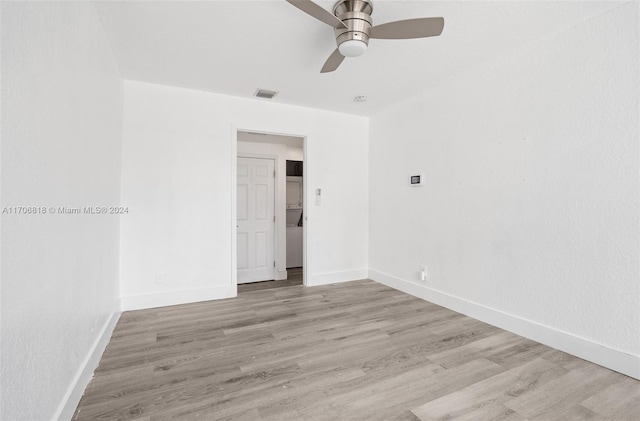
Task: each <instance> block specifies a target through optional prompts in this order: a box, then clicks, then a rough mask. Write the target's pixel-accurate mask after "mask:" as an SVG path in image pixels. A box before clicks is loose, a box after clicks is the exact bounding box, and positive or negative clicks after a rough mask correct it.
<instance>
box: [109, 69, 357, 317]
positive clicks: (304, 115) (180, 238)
mask: <svg viewBox="0 0 640 421" xmlns="http://www.w3.org/2000/svg"><path fill="white" fill-rule="evenodd" d="M124 96H125V101H124V131H123V157H122V179H123V181H122V202H123V204H125V205H128V206H129V209H130V213H129V215H128V216H127V218H123V220H122V225H121V291H122V298H123V308H124V309H131V308H142V307H153V306H158V305H166V304H175V303H177V302H189V301H196V300H206V299H214V298H223V297H228V296H233V295H234V294H235V285H234V284H233V282H232V280H233V279H234V278H233V276H234V274H235V267H233V266H232V256H231V251H232V249H233V247H234V244H235V243H234V241H235V239H234V231H233V230H234V228H233V227H235V215H233V214H232V202H233V199H232V186H235V178H234V175H233V171H234V169H235V156H236V155H235V154H236V143H235V133H236V131H237V130H247V131H258V132H260V131H263V132H268V133H279V134H289V135H297V136H307V162H305V165H306V167H305V168H306V170H307V176H308V177H309V178H308V180H307V182H308V183H309V184H308V186H311V189H310V190H311V191H315V189H316V188H318V187H319V188H322V191H323V202H322V205H321V206H319V207H315V206H311V207H309V209H308V212H307V216H308V218H309V219H308V231H309V238H308V244H307V250H308V253H309V255H310V256H312V260H310V261H309V262H308V263H309V265H308V267H307V270H308V271H309V272H308V273H309V278H308V281H309V284H310V285H314V284H319V283H325V282H337V281H344V280H351V279H357V278H361V277H365V276H366V274H367V267H368V262H367V255H368V247H367V245H368V232H367V231H368V219H367V210H368V187H367V186H368V180H367V172H368V167H367V165H368V158H367V157H368V145H367V141H368V138H369V132H368V119H366V118H364V117H357V116H351V115H346V114H339V113H332V112H327V111H319V110H314V109H309V108H303V107H296V106H288V105H282V104H278V103H273V102H267V101H261V100H251V99H242V98H234V97H229V96H224V95H217V94H211V93H205V92H199V91H192V90H186V89H180V88H172V87H165V86H159V85H152V84H146V83H140V82H133V81H125V95H124ZM307 193H309V192H307ZM307 199H308V200H309V199H312V197H310V196H309V195H307ZM308 203H309V202H308ZM311 203H313V200H311Z"/></svg>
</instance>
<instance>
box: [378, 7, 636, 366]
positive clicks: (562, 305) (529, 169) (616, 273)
mask: <svg viewBox="0 0 640 421" xmlns="http://www.w3.org/2000/svg"><path fill="white" fill-rule="evenodd" d="M639 51H640V49H639V45H638V4H637V3H635V2H632V3H628V4H626V5H624V6H622V7H618V8H616V9H615V10H613V11H610V12H608V13H606V14H603V15H600V16H597V17H594V18H592V19H589V20H586V21H585V22H583V23H581V24H579V25H577V26H575V27H573V28H570V29H569V30H567V31H564V32H561V33H558V34H553V35H550V37H549V38H547V39H541V40H539V41H538V42H536V43H533V44H530V45H527V46H525V47H523V48H520V49H518V50H516V51H513V52H511V53H510V54H508V55H505V56H503V57H501V58H499V59H495V60H492V61H489V62H485V63H482V64H480V65H478V66H476V67H474V68H471V69H465V71H463V72H461V73H460V74H458V75H455V76H453V77H452V78H450V79H449V80H448V81H447V82H446V83H443V84H441V85H440V86H438V87H437V88H435V89H430V90H429V91H427V92H424V93H421V94H418V95H416V96H415V97H414V98H412V99H410V100H407V101H405V102H403V103H400V104H397V105H394V106H391V107H389V108H388V109H387V110H385V111H384V112H381V113H379V114H377V115H375V116H374V117H372V120H371V144H370V165H369V167H370V204H371V205H370V255H369V262H370V268H371V269H372V270H375V271H378V272H380V273H384V274H388V275H390V276H392V277H395V278H398V279H402V280H406V281H410V282H415V283H417V284H420V285H424V287H425V288H431V289H434V290H437V291H441V292H444V293H446V294H450V295H453V296H455V297H459V298H461V299H463V300H468V301H470V302H473V303H477V304H480V305H483V306H487V307H489V308H491V309H494V310H497V311H498V312H504V313H507V314H510V315H515V316H516V317H518V318H521V319H525V320H528V321H531V322H534V323H537V324H539V325H542V326H546V327H549V328H551V329H555V330H558V331H561V332H565V333H567V334H569V335H573V336H575V337H578V338H582V339H586V340H588V341H591V342H594V343H596V344H602V345H604V346H605V347H608V348H611V349H615V350H619V351H622V352H624V353H628V354H633V355H636V356H638V355H640V279H639V264H638V256H639V254H640V247H639V230H638V214H639V209H640V208H639V205H640V201H639V195H638V170H639V165H638V153H639V150H638V133H639V131H638V130H639V125H638V115H639V107H638V92H639V91H640V86H639V76H638V54H639ZM421 171H422V172H424V173H425V175H426V183H425V186H424V187H418V188H411V187H408V186H407V183H408V176H409V174H410V173H411V172H421ZM422 263H425V264H427V265H428V272H429V277H428V279H427V282H425V283H421V282H420V281H419V270H420V265H421V264H422Z"/></svg>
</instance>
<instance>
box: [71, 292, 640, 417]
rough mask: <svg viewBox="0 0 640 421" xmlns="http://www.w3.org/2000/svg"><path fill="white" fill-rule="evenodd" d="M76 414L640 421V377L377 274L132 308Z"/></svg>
mask: <svg viewBox="0 0 640 421" xmlns="http://www.w3.org/2000/svg"><path fill="white" fill-rule="evenodd" d="M74 419H75V420H138V421H143V420H145V421H152V420H164V419H181V420H192V419H200V420H237V421H240V420H278V421H280V420H314V421H316V420H318V421H320V420H327V421H329V420H331V421H340V420H367V421H369V420H380V421H401V420H403V421H409V420H413V421H416V420H422V421H426V420H445V419H447V420H452V419H455V420H525V419H528V420H604V419H611V420H625V421H626V420H629V421H632V420H639V419H640V382H638V381H636V380H633V379H631V378H629V377H626V376H624V375H622V374H618V373H615V372H613V371H610V370H608V369H605V368H603V367H600V366H597V365H595V364H591V363H588V362H586V361H584V360H581V359H579V358H575V357H572V356H570V355H567V354H565V353H562V352H560V351H557V350H554V349H551V348H549V347H546V346H544V345H541V344H538V343H536V342H533V341H530V340H527V339H524V338H522V337H519V336H517V335H514V334H511V333H508V332H506V331H504V330H501V329H498V328H496V327H493V326H490V325H487V324H485V323H482V322H479V321H477V320H474V319H471V318H469V317H466V316H463V315H460V314H458V313H455V312H452V311H450V310H447V309H444V308H442V307H439V306H437V305H434V304H431V303H428V302H425V301H422V300H420V299H417V298H414V297H411V296H409V295H406V294H404V293H401V292H398V291H395V290H393V289H391V288H388V287H386V286H383V285H380V284H378V283H375V282H373V281H368V280H364V281H355V282H348V283H343V284H337V285H329V286H321V287H314V288H305V287H302V286H291V287H285V288H276V289H265V290H257V291H252V292H245V293H242V294H240V295H239V296H238V297H237V298H233V299H228V300H220V301H209V302H202V303H196V304H187V305H180V306H173V307H164V308H157V309H151V310H141V311H131V312H125V313H123V314H122V317H121V318H120V321H119V322H118V325H117V326H116V329H115V331H114V334H113V337H112V339H111V342H110V343H109V345H108V347H107V349H106V351H105V353H104V356H103V358H102V360H101V362H100V365H99V367H98V368H97V371H96V373H95V377H94V379H93V380H92V381H91V383H90V385H89V386H88V388H87V390H86V392H85V395H84V397H83V398H82V401H81V402H80V405H79V406H78V409H77V411H76V414H75V416H74Z"/></svg>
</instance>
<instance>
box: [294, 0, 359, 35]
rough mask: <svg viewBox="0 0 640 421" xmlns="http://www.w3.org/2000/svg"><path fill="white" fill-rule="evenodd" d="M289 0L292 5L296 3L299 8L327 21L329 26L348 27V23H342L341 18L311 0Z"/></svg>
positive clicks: (320, 19)
mask: <svg viewBox="0 0 640 421" xmlns="http://www.w3.org/2000/svg"><path fill="white" fill-rule="evenodd" d="M287 1H288V2H289V3H291V4H292V5H294V6H295V7H297V8H298V9H300V10H302V11H303V12H305V13H306V14H308V15H311V16H313V17H314V18H316V19H318V20H319V21H322V22H324V23H326V24H327V25H329V26H332V27H334V28H336V29H347V25H345V24H344V23H342V21H341V20H340V19H338V18H337V17H335V16H333V15H332V14H331V13H330V12H328V11H327V10H325V9H323V8H322V7H320V6H318V5H317V4H315V3H314V2H312V1H311V0H287Z"/></svg>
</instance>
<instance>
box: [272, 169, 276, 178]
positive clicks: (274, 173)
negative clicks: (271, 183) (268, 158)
mask: <svg viewBox="0 0 640 421" xmlns="http://www.w3.org/2000/svg"><path fill="white" fill-rule="evenodd" d="M273 178H276V170H273Z"/></svg>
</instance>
